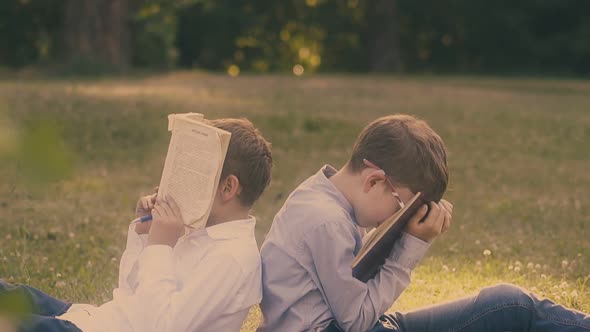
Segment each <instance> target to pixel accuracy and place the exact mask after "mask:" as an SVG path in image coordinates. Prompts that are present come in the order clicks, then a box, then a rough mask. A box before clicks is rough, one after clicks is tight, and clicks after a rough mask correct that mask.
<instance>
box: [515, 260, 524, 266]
mask: <svg viewBox="0 0 590 332" xmlns="http://www.w3.org/2000/svg"><path fill="white" fill-rule="evenodd" d="M514 265H516V266H521V265H522V263H521V262H520V261H516V262H514Z"/></svg>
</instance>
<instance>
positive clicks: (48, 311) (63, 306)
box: [0, 279, 82, 332]
mask: <svg viewBox="0 0 590 332" xmlns="http://www.w3.org/2000/svg"><path fill="white" fill-rule="evenodd" d="M11 301H12V303H19V304H21V305H22V306H23V307H25V308H26V309H27V311H28V312H27V313H26V314H25V315H24V316H22V314H23V313H18V312H11V311H12V310H14V308H11V306H10V302H11ZM0 303H3V304H8V305H7V308H3V309H4V310H3V311H5V312H1V311H0V315H1V314H4V315H8V316H14V315H18V316H19V317H20V319H19V323H18V325H17V329H18V331H19V332H82V331H81V330H80V329H79V328H77V327H76V325H74V324H72V323H71V322H69V321H65V320H61V319H57V318H55V316H59V315H61V314H63V313H65V312H66V311H67V310H68V308H69V307H70V306H71V305H72V304H71V303H68V302H63V301H60V300H58V299H56V298H54V297H51V296H49V295H47V294H45V293H44V292H42V291H40V290H38V289H36V288H33V287H30V286H26V285H11V284H9V283H7V282H5V281H4V280H2V279H0Z"/></svg>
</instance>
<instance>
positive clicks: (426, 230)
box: [406, 199, 453, 243]
mask: <svg viewBox="0 0 590 332" xmlns="http://www.w3.org/2000/svg"><path fill="white" fill-rule="evenodd" d="M429 205H430V213H428V217H426V219H425V220H424V221H423V222H420V220H421V219H422V218H424V216H425V215H426V212H428V208H427V206H426V205H423V206H422V207H420V209H418V212H416V214H415V215H414V216H413V217H412V219H410V222H409V223H408V226H407V227H406V232H407V233H408V234H410V235H413V236H415V237H417V238H419V239H420V240H422V241H425V242H428V243H430V242H432V241H433V240H434V239H435V238H436V237H437V236H439V235H440V234H442V233H444V232H446V231H447V229H449V227H450V226H451V220H452V214H453V204H451V203H449V202H448V201H446V200H444V199H442V200H441V201H440V202H438V203H436V202H430V203H429Z"/></svg>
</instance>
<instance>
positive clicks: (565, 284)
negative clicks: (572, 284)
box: [559, 281, 567, 288]
mask: <svg viewBox="0 0 590 332" xmlns="http://www.w3.org/2000/svg"><path fill="white" fill-rule="evenodd" d="M559 287H560V288H566V287H567V281H562V282H561V284H559Z"/></svg>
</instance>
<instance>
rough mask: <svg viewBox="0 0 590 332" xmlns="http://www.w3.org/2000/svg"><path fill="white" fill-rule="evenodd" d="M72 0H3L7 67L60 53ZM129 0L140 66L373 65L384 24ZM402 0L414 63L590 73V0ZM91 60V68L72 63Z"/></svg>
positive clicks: (266, 5)
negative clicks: (377, 28)
mask: <svg viewBox="0 0 590 332" xmlns="http://www.w3.org/2000/svg"><path fill="white" fill-rule="evenodd" d="M65 1H66V0H62V1H55V0H53V1H52V0H3V1H1V2H0V41H1V42H0V66H9V67H22V66H26V65H31V64H54V63H59V62H60V59H63V58H64V57H63V54H62V53H63V52H64V48H63V38H62V36H63V33H64V31H63V16H64V14H63V13H64V5H63V3H64V2H65ZM121 1H126V3H128V6H129V7H130V9H131V10H130V17H129V30H130V35H131V41H130V48H131V50H130V52H131V54H130V61H131V65H133V66H135V67H147V68H171V67H175V66H179V67H184V68H192V67H199V68H206V69H215V70H228V72H229V73H230V74H232V73H234V74H235V75H237V74H238V73H239V72H240V70H242V71H243V70H246V71H258V72H264V71H274V70H281V71H285V70H287V71H291V70H294V68H295V66H297V65H300V66H302V67H303V68H304V70H305V72H313V71H316V70H322V71H353V72H354V71H367V70H368V68H369V67H370V64H369V63H368V62H369V61H370V56H369V55H370V54H369V53H370V52H371V51H372V50H371V49H370V47H368V45H369V44H370V41H371V38H372V34H373V33H374V29H372V28H371V20H370V16H369V15H368V13H369V12H370V11H371V9H375V8H372V7H371V6H375V4H374V3H375V1H359V0H346V1H336V0H288V1H270V0H234V1H230V0H219V1H212V0H184V1H183V0H174V1H173V0H121ZM396 4H397V12H398V13H397V14H398V15H397V19H396V23H397V30H398V31H399V38H400V48H401V57H402V60H403V63H404V67H405V68H406V69H407V70H409V71H431V72H447V71H453V72H486V71H487V72H515V73H537V72H540V73H552V74H574V75H580V74H582V75H583V74H588V73H590V62H588V61H587V59H588V58H590V43H588V40H590V20H587V19H585V16H584V15H585V14H584V13H586V12H588V11H589V10H590V2H588V1H584V0H522V1H507V0H499V1H494V2H477V1H468V0H450V1H435V0H423V1H410V0H398V1H397V2H396ZM80 63H82V64H85V62H84V61H82V60H81V61H79V63H78V62H77V65H79V64H80ZM87 67H93V66H92V64H86V65H85V66H74V68H73V69H72V70H73V71H82V72H85V71H88V70H87ZM97 68H98V67H97ZM99 69H100V68H98V69H97V70H99ZM99 71H100V70H99Z"/></svg>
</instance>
